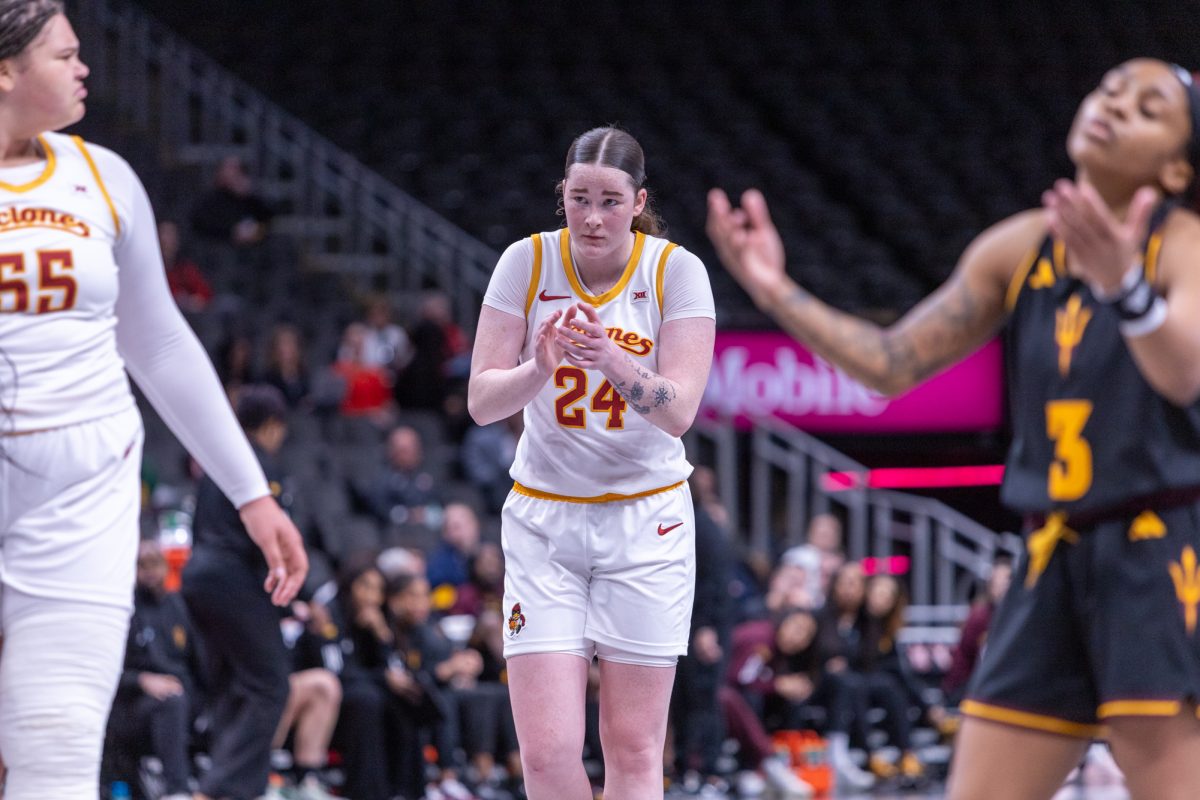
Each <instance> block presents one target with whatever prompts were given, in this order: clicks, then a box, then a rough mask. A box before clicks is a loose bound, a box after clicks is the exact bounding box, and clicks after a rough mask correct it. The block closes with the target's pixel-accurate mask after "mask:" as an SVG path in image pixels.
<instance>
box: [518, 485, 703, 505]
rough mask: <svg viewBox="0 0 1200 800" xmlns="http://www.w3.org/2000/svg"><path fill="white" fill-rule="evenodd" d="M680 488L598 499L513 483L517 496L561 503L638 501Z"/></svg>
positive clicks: (650, 490)
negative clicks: (545, 490)
mask: <svg viewBox="0 0 1200 800" xmlns="http://www.w3.org/2000/svg"><path fill="white" fill-rule="evenodd" d="M680 486H683V481H679V483H672V484H671V485H670V486H660V487H659V488H657V489H649V490H647V491H644V492H638V493H637V494H602V495H599V496H597V497H572V496H571V495H568V494H552V493H551V492H543V491H542V490H541V489H530V488H529V487H528V486H522V485H521V484H519V483H517V482H516V481H513V491H514V492H516V493H517V494H523V495H525V496H526V497H536V498H537V499H538V500H555V501H557V502H559V503H613V502H617V501H619V500H638V499H641V498H643V497H649V496H651V495H655V494H662V493H663V492H669V491H671V490H672V489H678V488H679V487H680Z"/></svg>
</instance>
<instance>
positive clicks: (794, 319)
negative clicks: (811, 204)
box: [770, 281, 1000, 386]
mask: <svg viewBox="0 0 1200 800" xmlns="http://www.w3.org/2000/svg"><path fill="white" fill-rule="evenodd" d="M770 312H771V315H772V316H773V317H775V319H776V320H777V321H778V322H779V323H780V324H781V325H782V326H783V327H784V328H786V329H787V330H788V331H789V332H790V333H791V334H792V335H794V336H796V337H797V338H799V339H801V340H802V341H804V342H806V343H807V344H809V345H810V346H811V347H812V348H813V349H814V350H816V351H817V352H818V353H820V354H821V355H822V356H823V357H825V358H827V359H829V360H830V361H833V362H834V363H836V364H838V365H839V366H841V367H842V368H843V369H845V370H846V371H847V372H849V373H851V374H852V375H855V376H856V377H858V378H859V379H860V380H864V381H866V382H868V383H871V384H875V385H888V384H891V385H897V384H900V385H905V386H911V385H913V384H916V383H919V382H921V381H923V380H925V379H926V378H928V377H929V376H930V375H932V374H934V373H935V372H937V371H938V370H939V369H941V368H942V367H943V366H945V364H946V363H947V362H948V361H949V360H951V359H953V358H954V357H956V356H957V355H959V354H960V353H961V343H962V342H964V341H974V340H976V339H977V338H978V337H979V336H981V335H982V334H983V333H985V331H983V330H982V327H983V326H984V325H987V324H989V323H995V325H998V324H999V322H1000V320H998V319H997V320H990V319H988V317H990V312H989V311H988V310H987V309H986V308H985V307H984V305H983V303H982V302H981V300H980V298H978V297H976V296H975V294H974V291H973V289H972V287H971V286H970V285H969V284H967V283H965V282H962V281H957V282H955V283H953V284H951V285H948V286H947V287H945V288H944V289H943V291H942V293H941V296H940V297H937V298H936V299H935V300H933V301H932V302H928V303H927V304H924V307H918V308H917V309H915V310H914V311H913V312H911V313H910V315H909V316H907V317H906V318H905V320H903V321H902V322H901V323H900V324H899V325H898V326H896V327H894V328H892V329H888V330H885V329H882V328H880V327H879V326H877V325H875V324H874V323H871V322H867V321H865V320H861V319H858V318H856V317H853V316H851V315H848V314H843V313H842V312H840V311H836V310H834V309H832V308H829V307H828V306H825V305H824V304H823V303H821V302H819V301H818V300H817V299H816V298H815V297H813V296H812V295H811V294H809V293H808V292H806V291H805V290H803V289H801V288H800V287H796V288H795V289H794V290H793V291H792V292H791V293H789V294H788V295H787V296H786V297H785V298H784V299H783V300H782V301H780V302H779V303H778V304H777V305H776V306H775V307H774V308H772V309H770ZM995 325H993V327H994V326H995Z"/></svg>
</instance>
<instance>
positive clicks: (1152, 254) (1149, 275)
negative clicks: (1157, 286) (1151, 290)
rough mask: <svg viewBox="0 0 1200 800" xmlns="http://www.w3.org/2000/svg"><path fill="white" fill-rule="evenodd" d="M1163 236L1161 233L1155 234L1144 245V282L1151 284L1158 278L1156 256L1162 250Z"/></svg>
mask: <svg viewBox="0 0 1200 800" xmlns="http://www.w3.org/2000/svg"><path fill="white" fill-rule="evenodd" d="M1162 243H1163V235H1162V233H1161V232H1156V233H1155V234H1154V235H1153V236H1151V237H1150V241H1149V242H1147V243H1146V260H1145V262H1144V263H1145V273H1146V280H1147V281H1149V282H1150V283H1151V284H1153V283H1154V279H1155V278H1157V277H1158V255H1159V252H1160V251H1161V250H1162Z"/></svg>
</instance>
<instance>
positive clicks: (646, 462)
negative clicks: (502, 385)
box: [511, 228, 692, 498]
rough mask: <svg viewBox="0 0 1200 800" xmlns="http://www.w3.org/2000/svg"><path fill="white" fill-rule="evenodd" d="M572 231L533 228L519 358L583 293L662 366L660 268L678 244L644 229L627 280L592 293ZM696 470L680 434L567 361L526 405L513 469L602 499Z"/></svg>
mask: <svg viewBox="0 0 1200 800" xmlns="http://www.w3.org/2000/svg"><path fill="white" fill-rule="evenodd" d="M569 236H570V233H569V231H568V230H567V229H565V228H564V229H561V230H557V231H553V232H550V233H541V234H535V235H534V236H533V247H534V258H533V274H532V275H531V276H530V281H529V293H528V297H527V299H526V311H525V318H526V320H528V325H527V332H526V335H525V347H524V349H523V350H522V353H521V360H522V361H527V360H529V359H532V358H534V349H533V340H534V335H535V334H536V333H537V327H538V323H539V322H540V321H541V320H542V319H543V318H545V317H546V316H548V315H549V314H552V313H553V312H554V311H557V310H565V309H566V308H567V307H568V306H569V305H571V304H572V303H576V302H579V301H583V302H586V303H590V304H591V305H592V306H593V307H595V309H596V312H597V314H598V315H599V316H600V319H601V321H602V322H603V323H604V326H605V328H606V329H607V330H608V335H609V338H610V339H612V340H613V341H614V342H616V343H617V345H618V346H619V347H620V348H621V349H623V350H624V351H626V352H627V353H629V354H630V355H631V356H632V357H633V358H634V360H635V361H636V362H637V363H638V364H640V365H642V366H644V367H645V368H646V369H648V370H651V371H652V372H656V373H657V372H658V331H659V327H660V326H661V324H662V302H663V300H662V297H663V276H664V273H665V271H666V264H667V257H668V256H669V255H670V253H671V250H673V249H674V248H675V247H676V245H674V244H672V243H671V242H668V241H666V240H665V239H659V238H657V237H654V236H646V235H644V234H641V233H638V234H637V235H636V238H635V242H634V246H633V253H632V254H631V256H630V258H629V263H628V264H627V265H626V267H625V272H624V274H622V276H621V279H620V280H619V281H617V283H616V285H615V286H613V287H612V288H611V289H609V290H608V291H607V292H605V293H604V294H602V295H599V296H593V295H590V294H588V293H587V290H585V289H584V288H583V283H582V281H580V279H579V276H578V274H577V273H576V271H575V267H574V265H573V264H572V262H571V250H570V245H569V240H568V237H569ZM691 472H692V467H691V465H690V464H689V463H688V462H687V459H686V458H685V457H684V450H683V442H682V441H680V440H679V439H678V438H676V437H674V436H672V435H670V434H669V433H667V432H666V431H664V430H662V429H661V428H659V427H657V426H655V425H652V424H650V423H649V422H647V421H646V420H645V419H643V418H642V415H641V414H638V413H637V412H636V411H634V410H633V409H632V408H629V407H627V404H626V402H625V400H624V399H623V398H622V397H621V396H620V395H619V394H617V392H616V390H615V389H614V388H613V387H612V385H611V384H610V383H609V382H608V381H607V379H605V377H604V375H603V374H602V373H600V372H599V371H596V370H584V369H581V368H579V367H576V366H574V365H571V364H569V363H567V362H566V361H564V362H563V363H561V364H560V365H559V366H558V369H557V370H556V371H555V373H554V375H553V376H551V378H550V380H548V381H547V382H546V385H545V386H544V387H542V390H541V391H540V392H538V394H537V396H536V397H535V398H534V399H533V401H532V402H531V403H530V404H529V405H528V406H526V408H525V432H524V434H523V435H522V436H521V441H520V442H519V443H518V445H517V455H516V459H515V460H514V462H513V467H512V472H511V474H512V477H513V479H514V480H515V481H517V482H518V483H520V484H521V485H522V486H525V487H528V488H529V489H534V490H538V491H541V492H546V493H549V494H555V495H563V496H566V497H572V498H600V497H604V496H606V495H632V494H639V493H642V492H649V491H653V490H656V489H661V488H663V487H666V486H670V485H672V484H675V483H678V482H679V481H682V480H685V479H686V478H687V477H688V475H690V474H691Z"/></svg>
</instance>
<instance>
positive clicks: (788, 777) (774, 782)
mask: <svg viewBox="0 0 1200 800" xmlns="http://www.w3.org/2000/svg"><path fill="white" fill-rule="evenodd" d="M762 771H763V774H764V775H766V777H767V784H768V785H769V786H770V787H771V788H772V789H774V790H775V791H776V792H778V793H779V794H780V795H782V796H783V797H784V798H786V799H787V800H802V798H808V797H812V796H813V788H812V787H811V786H809V785H808V783H807V782H805V781H803V780H801V779H800V776H799V775H797V774H796V773H795V772H794V771H793V770H792V768H791V767H790V766H788V765H787V764H785V763H784V762H783V761H782V760H780V759H778V758H775V757H774V756H771V757H768V758H764V759H763V762H762Z"/></svg>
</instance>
